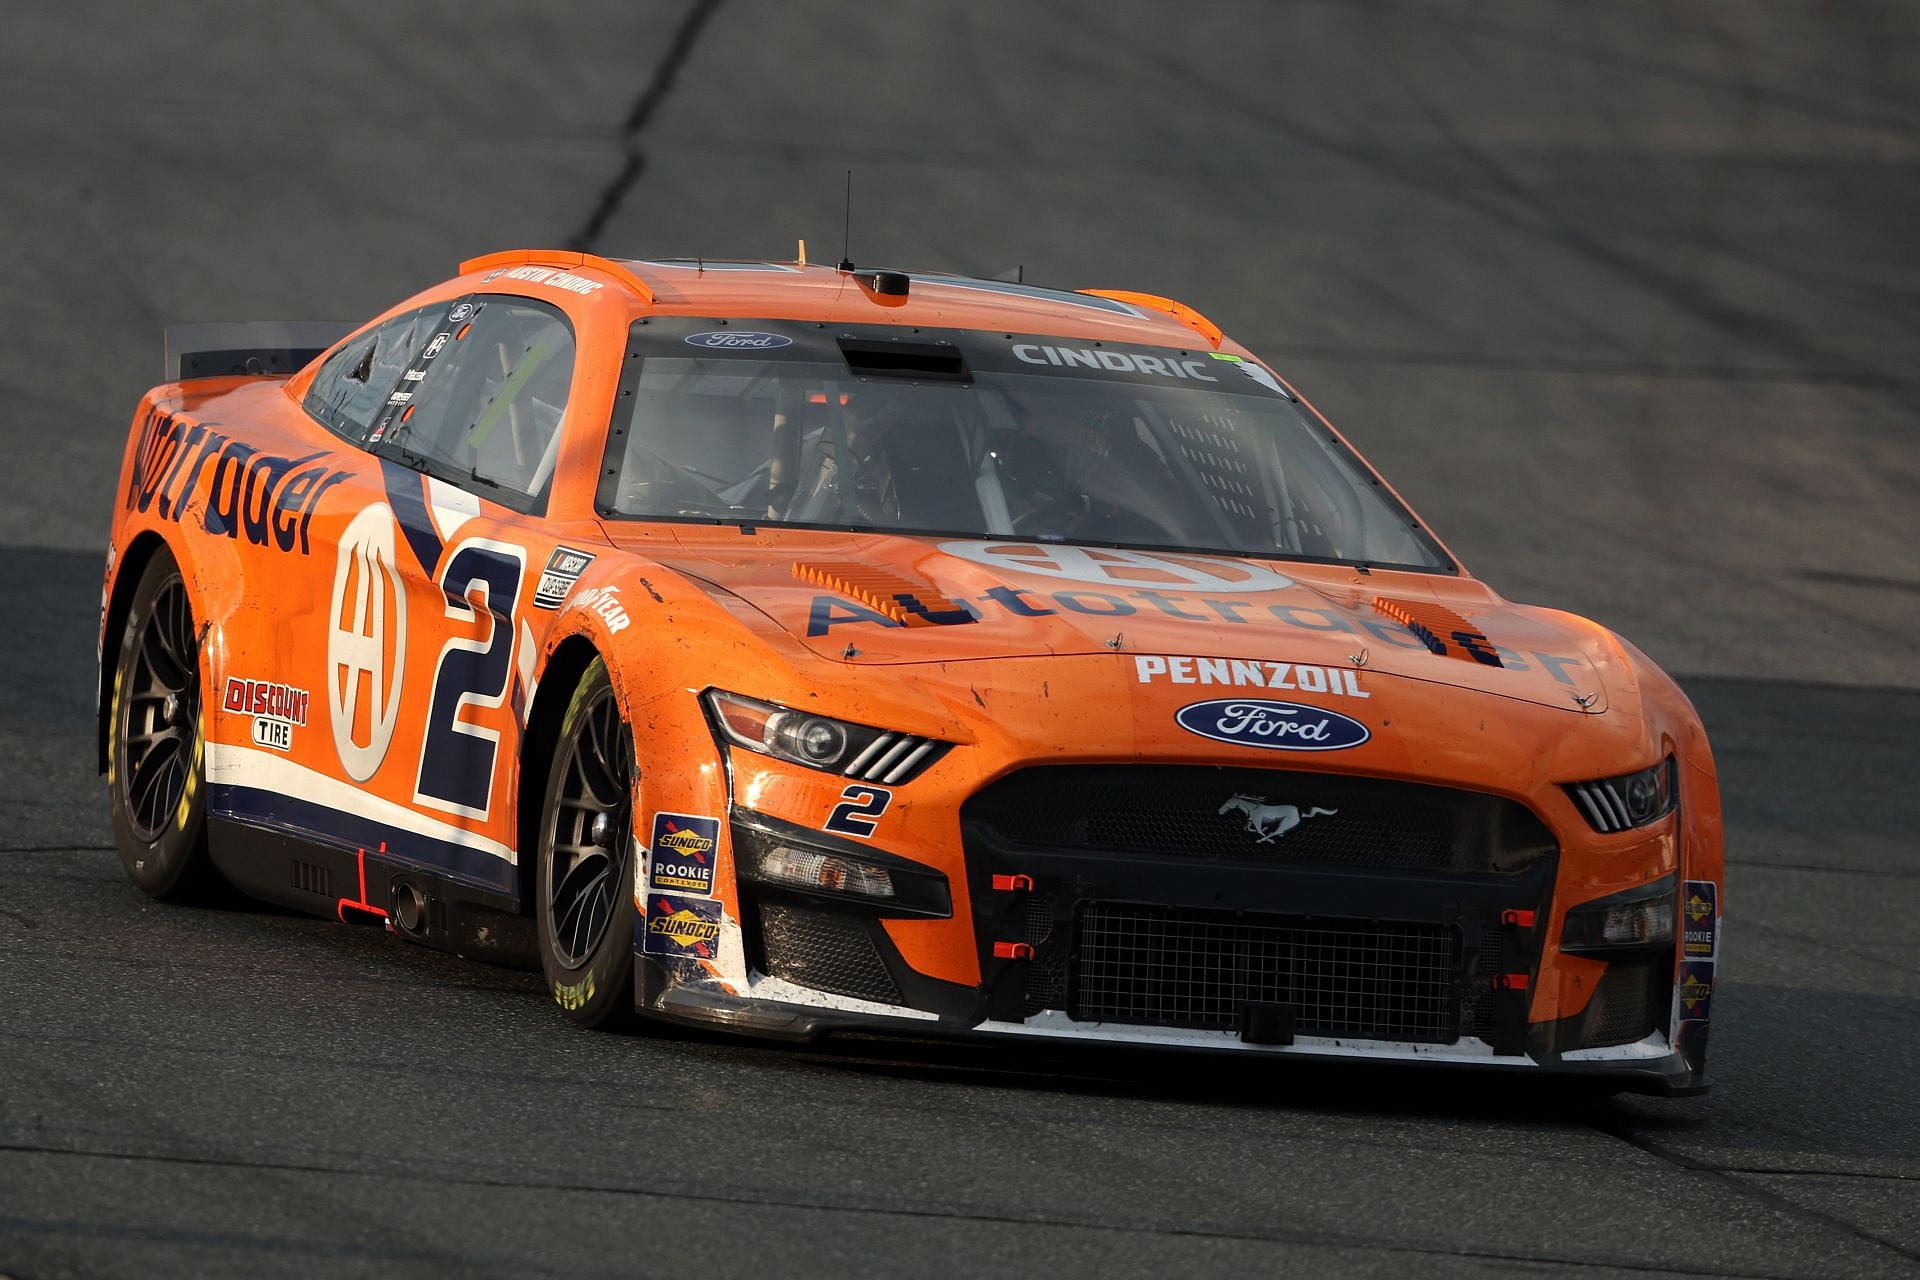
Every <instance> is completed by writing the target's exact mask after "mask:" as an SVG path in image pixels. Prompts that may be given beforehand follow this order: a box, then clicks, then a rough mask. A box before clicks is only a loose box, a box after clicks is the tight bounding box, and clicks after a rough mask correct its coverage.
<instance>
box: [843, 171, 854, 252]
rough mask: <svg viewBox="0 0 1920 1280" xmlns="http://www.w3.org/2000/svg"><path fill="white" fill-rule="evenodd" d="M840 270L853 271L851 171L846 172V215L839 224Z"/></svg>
mask: <svg viewBox="0 0 1920 1280" xmlns="http://www.w3.org/2000/svg"><path fill="white" fill-rule="evenodd" d="M841 234H842V235H843V236H844V239H842V240H841V242H840V270H842V271H851V270H853V170H851V169H849V170H847V214H846V221H845V222H843V223H842V224H841Z"/></svg>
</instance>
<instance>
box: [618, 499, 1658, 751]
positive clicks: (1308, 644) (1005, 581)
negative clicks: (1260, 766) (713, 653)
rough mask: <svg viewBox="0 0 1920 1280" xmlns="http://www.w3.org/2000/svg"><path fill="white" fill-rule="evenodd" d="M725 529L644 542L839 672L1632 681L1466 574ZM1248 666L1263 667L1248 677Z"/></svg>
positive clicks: (1510, 686)
mask: <svg viewBox="0 0 1920 1280" xmlns="http://www.w3.org/2000/svg"><path fill="white" fill-rule="evenodd" d="M609 532H610V534H611V535H612V536H613V537H614V538H615V539H616V540H620V533H621V531H620V530H618V529H613V530H609ZM725 532H726V534H727V535H729V537H730V538H731V541H727V540H723V539H722V538H719V537H712V536H701V534H699V533H696V534H692V535H688V534H684V533H679V532H678V531H676V534H677V536H676V538H675V539H674V542H673V544H672V545H671V546H668V545H663V543H662V541H661V540H659V538H658V534H657V532H656V533H655V534H654V535H653V536H652V537H649V538H648V539H647V543H646V546H645V548H644V550H645V554H646V555H647V556H648V557H649V558H650V559H653V560H655V561H657V562H659V563H661V564H663V565H664V566H666V567H668V568H671V569H673V570H675V571H676V572H678V573H680V574H682V575H684V576H686V577H687V578H689V579H691V580H692V581H693V582H695V583H696V584H698V585H699V586H701V587H702V588H703V589H704V590H706V591H708V592H709V593H710V594H714V595H716V596H731V597H735V598H737V599H738V600H741V601H745V602H746V603H747V604H748V605H750V606H751V607H752V609H753V610H754V611H756V612H757V614H758V615H760V616H762V617H764V618H765V619H767V620H768V621H769V622H771V623H772V624H773V625H775V626H777V627H778V628H779V629H781V630H782V631H784V632H786V633H787V634H788V635H790V636H791V637H792V638H793V639H795V640H797V641H798V642H799V643H800V644H802V645H804V646H806V648H807V649H809V650H810V651H812V653H813V654H815V655H816V656H817V657H819V658H822V659H826V660H829V661H833V662H840V663H846V664H848V665H869V664H912V663H955V662H972V661H989V660H992V659H996V658H1008V657H1036V656H1044V655H1049V654H1051V655H1059V656H1070V655H1080V654H1097V653H1123V654H1129V655H1133V656H1134V657H1135V660H1136V663H1135V665H1136V668H1137V670H1138V671H1139V673H1140V678H1141V679H1142V680H1143V681H1158V680H1167V681H1171V682H1175V683H1183V684H1184V683H1192V684H1196V685H1202V684H1230V685H1239V686H1242V687H1245V686H1249V685H1264V686H1266V687H1271V688H1274V689H1279V690H1287V689H1300V690H1302V691H1304V692H1313V691H1314V689H1313V686H1312V682H1315V681H1318V680H1320V679H1321V678H1323V677H1322V675H1321V674H1313V675H1309V676H1307V677H1306V679H1307V680H1308V681H1309V683H1307V684H1305V685H1302V684H1301V683H1300V682H1299V680H1298V678H1296V677H1295V676H1294V675H1293V672H1292V669H1293V668H1297V667H1300V666H1313V667H1320V668H1323V669H1326V668H1331V669H1335V670H1344V671H1353V672H1360V671H1364V672H1368V673H1374V674H1378V675H1389V676H1399V677H1405V678H1409V679H1415V680H1424V681H1429V682H1433V683H1438V684H1443V685H1449V686H1453V687H1457V688H1461V689H1471V690H1475V691H1478V692H1483V693H1487V694H1492V695H1496V696H1500V697H1507V698H1517V699H1521V700H1523V701H1527V702H1532V703H1535V704H1538V705H1540V706H1545V707H1552V708H1555V709H1557V710H1562V711H1566V712H1569V713H1572V714H1595V713H1598V712H1602V711H1605V710H1606V709H1607V706H1608V703H1609V699H1608V694H1607V690H1608V687H1609V685H1612V686H1613V687H1615V688H1616V689H1617V688H1619V687H1620V682H1621V681H1622V680H1629V679H1630V678H1631V677H1630V673H1627V672H1626V671H1625V670H1624V658H1623V655H1622V654H1621V652H1620V650H1619V649H1618V647H1617V646H1615V645H1614V644H1612V643H1611V642H1610V638H1609V637H1608V636H1607V633H1606V632H1605V631H1604V630H1603V629H1601V628H1599V627H1597V626H1595V625H1594V624H1592V623H1589V622H1586V621H1584V620H1582V619H1578V618H1575V617H1573V616H1572V615H1568V614H1562V613H1557V612H1554V611H1551V610H1543V609H1536V608H1531V607H1528V606H1522V605H1514V604H1511V603H1509V602H1507V601H1505V600H1502V599H1500V598H1499V597H1498V596H1496V595H1495V594H1494V593H1493V592H1491V591H1490V590H1489V589H1487V588H1486V587H1485V586H1484V585H1483V584H1481V583H1479V582H1477V581H1475V580H1473V579H1470V578H1461V577H1454V576H1451V575H1445V576H1443V575H1436V574H1418V573H1405V572H1387V571H1372V572H1362V571H1358V570H1355V569H1353V568H1351V567H1347V566H1327V565H1306V564H1297V563H1292V562H1279V561H1261V560H1250V559H1239V558H1233V557H1225V556H1211V555H1208V556H1202V555H1186V554H1175V553H1160V552H1154V553H1148V552H1137V551H1121V550H1112V549H1103V548H1080V547H1068V546H1061V545H1057V544H1032V543H1012V542H990V541H985V540H977V539H976V540H954V539H945V538H938V537H926V538H921V537H904V536H887V535H858V536H856V535H825V534H822V535H795V534H792V533H788V532H786V531H779V532H774V531H764V530H763V531H759V532H757V533H752V534H749V533H748V532H747V531H744V530H738V529H734V528H732V527H729V528H727V529H726V531H725ZM636 549H638V548H636ZM1171 658H1192V659H1199V658H1211V659H1228V660H1233V659H1239V660H1242V665H1240V666H1228V667H1226V668H1225V674H1224V675H1223V674H1222V667H1221V665H1220V664H1218V663H1217V662H1216V663H1209V664H1206V665H1204V666H1203V665H1201V664H1198V663H1197V662H1195V663H1187V662H1168V663H1165V664H1164V670H1163V669H1162V664H1160V663H1159V662H1157V661H1156V660H1159V659H1171ZM1250 663H1263V664H1266V665H1265V666H1264V667H1263V668H1262V669H1261V670H1260V671H1259V672H1258V673H1257V674H1256V673H1255V672H1254V671H1253V670H1252V669H1250V668H1249V667H1248V666H1247V665H1245V664H1250ZM1276 664H1287V669H1285V670H1283V669H1281V668H1280V667H1279V666H1277V665H1276ZM1342 678H1343V679H1344V677H1342ZM1366 678H1371V676H1368V677H1366ZM1281 696H1284V694H1282V695H1281Z"/></svg>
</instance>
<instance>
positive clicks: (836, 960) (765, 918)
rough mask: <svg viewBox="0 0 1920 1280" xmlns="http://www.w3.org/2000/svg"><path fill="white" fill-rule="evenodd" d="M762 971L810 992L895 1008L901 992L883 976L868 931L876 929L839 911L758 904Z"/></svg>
mask: <svg viewBox="0 0 1920 1280" xmlns="http://www.w3.org/2000/svg"><path fill="white" fill-rule="evenodd" d="M759 914H760V943H761V948H762V950H763V951H764V953H765V961H766V967H765V972H766V974H767V976H768V977H770V978H782V979H785V980H786V981H788V982H792V983H795V984H797V985H799V986H803V987H811V988H812V989H813V990H815V991H825V992H829V993H831V994H833V995H838V996H852V997H853V998H855V999H857V1000H877V1001H879V1002H880V1003H882V1004H899V1003H901V1000H900V988H899V985H898V984H896V983H895V982H894V980H893V975H892V974H890V973H888V972H887V966H886V962H885V961H883V960H882V959H881V958H880V948H879V947H877V946H875V945H874V941H873V936H872V934H871V933H870V932H869V930H871V929H873V928H877V927H878V926H877V925H876V924H873V923H871V922H869V921H868V920H866V919H863V918H861V917H859V916H855V915H850V914H848V913H847V912H844V911H821V910H818V909H816V908H813V907H803V906H799V905H797V904H794V903H790V902H779V901H767V900H763V901H762V902H761V903H760V913H759Z"/></svg>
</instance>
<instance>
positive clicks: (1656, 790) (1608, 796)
mask: <svg viewBox="0 0 1920 1280" xmlns="http://www.w3.org/2000/svg"><path fill="white" fill-rule="evenodd" d="M1567 793H1568V794H1569V795H1571V796H1572V797H1573V799H1574V802H1575V803H1576V804H1578V805H1579V806H1580V812H1581V813H1582V814H1583V815H1584V816H1585V817H1586V819H1587V822H1588V823H1589V824H1591V825H1592V827H1593V829H1594V830H1595V831H1600V832H1604V833H1607V834H1609V835H1611V834H1613V833H1616V832H1620V831H1631V830H1632V829H1633V828H1635V827H1644V826H1647V825H1649V824H1651V823H1654V822H1658V821H1659V820H1660V819H1662V818H1664V817H1666V816H1667V815H1668V814H1669V813H1672V812H1673V810H1674V805H1675V804H1676V802H1677V801H1678V799H1679V787H1678V786H1677V784H1676V779H1675V777H1674V760H1673V757H1672V756H1668V757H1667V758H1666V759H1664V760H1662V761H1661V762H1660V763H1659V764H1657V765H1654V766H1653V767H1652V768H1651V769H1641V770H1639V771H1638V772H1636V773H1626V774H1621V775H1620V776H1618V777H1614V778H1599V779H1596V780H1594V781H1592V782H1572V783H1568V784H1567Z"/></svg>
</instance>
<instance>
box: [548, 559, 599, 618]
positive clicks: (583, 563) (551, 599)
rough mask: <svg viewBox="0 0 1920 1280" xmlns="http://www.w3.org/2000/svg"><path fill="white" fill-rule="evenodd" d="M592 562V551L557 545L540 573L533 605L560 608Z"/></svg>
mask: <svg viewBox="0 0 1920 1280" xmlns="http://www.w3.org/2000/svg"><path fill="white" fill-rule="evenodd" d="M592 563H593V553H592V552H591V551H576V550H574V549H573V548H572V547H555V548H554V549H553V554H552V555H550V556H548V557H547V567H546V568H545V569H544V570H542V571H541V573H540V583H539V585H538V586H536V587H535V588H534V589H533V607H534V608H536V609H558V608H559V607H560V602H561V601H563V600H565V599H566V598H567V592H569V591H571V590H573V584H574V583H576V582H578V581H580V575H581V574H583V573H585V572H586V571H587V566H588V565H590V564H592Z"/></svg>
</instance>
